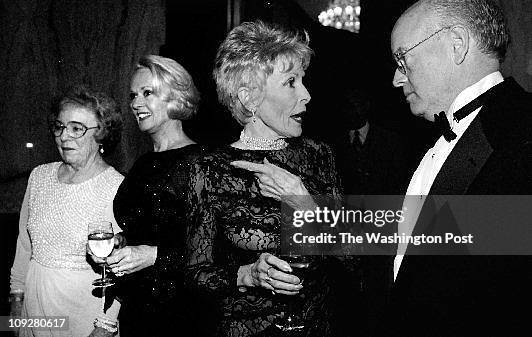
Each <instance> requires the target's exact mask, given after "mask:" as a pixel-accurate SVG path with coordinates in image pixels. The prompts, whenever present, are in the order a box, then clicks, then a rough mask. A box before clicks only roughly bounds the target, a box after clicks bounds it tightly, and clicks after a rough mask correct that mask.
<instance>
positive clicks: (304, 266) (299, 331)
mask: <svg viewBox="0 0 532 337" xmlns="http://www.w3.org/2000/svg"><path fill="white" fill-rule="evenodd" d="M280 258H281V259H282V260H285V261H286V262H288V264H290V267H291V268H292V274H293V275H295V276H297V277H298V278H299V280H300V281H301V283H303V280H304V279H305V274H306V273H307V271H308V268H309V266H310V263H311V257H310V256H307V255H281V256H280ZM285 301H286V303H287V312H284V313H283V316H281V317H279V318H277V319H276V320H275V322H274V325H275V326H276V327H277V329H279V330H280V331H282V335H283V336H287V337H288V336H289V337H299V336H303V334H304V329H305V320H304V318H303V316H302V313H301V312H300V310H301V309H302V304H303V303H302V300H301V298H300V296H299V295H294V296H287V297H285Z"/></svg>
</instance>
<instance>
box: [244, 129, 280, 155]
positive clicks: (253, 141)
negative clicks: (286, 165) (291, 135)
mask: <svg viewBox="0 0 532 337" xmlns="http://www.w3.org/2000/svg"><path fill="white" fill-rule="evenodd" d="M240 141H241V142H242V144H244V145H245V146H247V147H248V148H249V149H250V150H282V149H284V148H285V147H287V146H288V143H287V142H286V141H285V140H284V139H283V138H279V139H266V138H255V137H250V136H247V135H245V134H244V130H242V132H241V133H240Z"/></svg>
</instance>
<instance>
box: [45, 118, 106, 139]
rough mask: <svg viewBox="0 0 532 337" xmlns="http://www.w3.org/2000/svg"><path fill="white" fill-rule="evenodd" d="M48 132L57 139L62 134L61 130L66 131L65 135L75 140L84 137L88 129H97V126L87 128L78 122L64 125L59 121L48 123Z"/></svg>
mask: <svg viewBox="0 0 532 337" xmlns="http://www.w3.org/2000/svg"><path fill="white" fill-rule="evenodd" d="M49 127H50V132H51V133H52V134H53V135H54V136H55V137H59V136H61V135H62V134H63V130H65V129H66V132H67V135H69V136H70V137H72V138H74V139H76V138H81V137H83V136H85V133H87V131H88V130H90V129H99V128H100V127H99V126H92V127H87V126H86V125H85V124H83V123H80V122H68V123H67V124H66V125H65V124H63V123H61V122H60V121H53V122H50V126H49Z"/></svg>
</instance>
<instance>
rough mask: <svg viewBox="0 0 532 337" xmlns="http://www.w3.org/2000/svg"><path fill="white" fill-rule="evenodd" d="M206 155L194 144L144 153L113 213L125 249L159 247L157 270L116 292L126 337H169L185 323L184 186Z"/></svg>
mask: <svg viewBox="0 0 532 337" xmlns="http://www.w3.org/2000/svg"><path fill="white" fill-rule="evenodd" d="M203 151H204V149H203V147H201V146H200V145H196V144H194V145H189V146H185V147H183V148H179V149H174V150H167V151H163V152H150V153H146V154H144V155H143V156H141V157H140V158H139V159H138V160H137V161H136V162H135V164H134V165H133V167H132V168H131V170H130V171H129V173H128V175H127V176H126V178H125V179H124V182H123V183H122V185H121V186H120V188H119V189H118V192H117V194H116V197H115V199H114V213H115V218H116V220H117V222H118V225H119V226H120V227H121V228H122V229H123V235H124V237H125V238H126V240H127V244H128V245H151V246H157V259H156V261H155V264H154V265H153V266H151V267H148V268H145V269H143V270H140V271H138V272H135V273H133V274H130V275H125V276H122V277H121V278H120V282H119V283H118V284H117V285H116V286H115V287H112V288H113V289H112V291H115V293H116V294H117V296H118V298H119V299H120V300H121V302H122V307H121V310H120V316H119V319H120V335H121V336H122V337H129V336H165V335H166V333H165V331H167V329H168V327H177V326H179V324H180V323H182V322H183V321H184V320H186V318H185V317H186V314H187V310H186V308H185V306H186V304H185V303H186V302H187V299H186V298H185V296H184V292H183V276H182V275H183V274H182V271H183V252H184V251H183V249H184V233H185V220H184V212H183V210H184V198H185V186H186V182H187V177H188V172H189V170H190V165H191V164H190V163H191V162H192V161H194V160H195V159H196V158H197V157H198V156H199V154H200V153H202V152H203ZM165 329H166V330H165Z"/></svg>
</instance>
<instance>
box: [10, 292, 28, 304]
mask: <svg viewBox="0 0 532 337" xmlns="http://www.w3.org/2000/svg"><path fill="white" fill-rule="evenodd" d="M23 300H24V290H22V289H14V290H11V291H10V292H9V303H11V302H22V301H23Z"/></svg>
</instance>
